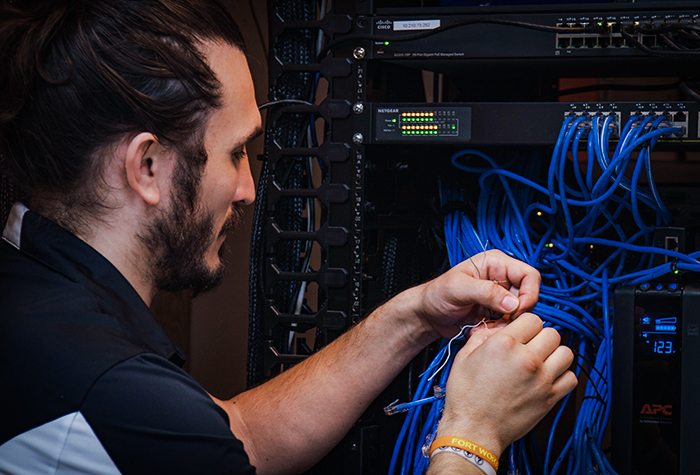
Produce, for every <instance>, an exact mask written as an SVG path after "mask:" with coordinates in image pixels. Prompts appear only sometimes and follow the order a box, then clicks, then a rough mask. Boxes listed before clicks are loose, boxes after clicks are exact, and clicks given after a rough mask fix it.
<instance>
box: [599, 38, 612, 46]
mask: <svg viewBox="0 0 700 475" xmlns="http://www.w3.org/2000/svg"><path fill="white" fill-rule="evenodd" d="M598 46H599V47H600V48H609V47H610V37H609V36H601V37H599V38H598Z"/></svg>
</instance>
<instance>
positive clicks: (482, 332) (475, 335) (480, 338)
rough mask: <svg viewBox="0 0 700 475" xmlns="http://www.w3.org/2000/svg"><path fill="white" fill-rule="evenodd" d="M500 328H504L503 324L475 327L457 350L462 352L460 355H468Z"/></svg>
mask: <svg viewBox="0 0 700 475" xmlns="http://www.w3.org/2000/svg"><path fill="white" fill-rule="evenodd" d="M502 328H505V325H504V324H498V325H496V326H493V327H487V326H481V325H479V326H478V327H475V328H474V329H473V330H472V331H471V332H470V333H471V336H470V337H469V339H468V340H467V343H466V344H465V345H464V347H463V348H462V349H461V350H459V352H460V353H464V354H463V355H462V356H469V355H470V354H471V353H472V352H473V351H474V350H476V349H477V348H478V347H480V346H481V344H482V343H484V342H485V341H486V340H487V339H488V338H489V337H490V336H491V335H493V334H494V333H497V332H498V331H499V330H501V329H502Z"/></svg>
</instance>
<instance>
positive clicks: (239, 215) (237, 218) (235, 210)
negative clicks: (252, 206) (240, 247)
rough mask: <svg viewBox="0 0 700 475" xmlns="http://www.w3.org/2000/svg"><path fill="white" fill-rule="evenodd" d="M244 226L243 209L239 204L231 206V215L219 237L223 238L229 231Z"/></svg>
mask: <svg viewBox="0 0 700 475" xmlns="http://www.w3.org/2000/svg"><path fill="white" fill-rule="evenodd" d="M241 224H243V207H242V206H241V205H239V204H238V203H235V204H233V205H231V214H229V215H228V216H227V217H226V221H225V222H224V225H223V226H222V227H221V232H220V233H219V236H223V235H225V234H226V233H228V232H229V231H231V230H233V229H236V228H237V227H239V226H240V225H241Z"/></svg>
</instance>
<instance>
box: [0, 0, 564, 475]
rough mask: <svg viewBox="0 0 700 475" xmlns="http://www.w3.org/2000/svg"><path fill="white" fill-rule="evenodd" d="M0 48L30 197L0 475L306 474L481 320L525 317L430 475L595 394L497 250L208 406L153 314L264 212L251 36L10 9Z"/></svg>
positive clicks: (488, 369)
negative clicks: (422, 355) (258, 206)
mask: <svg viewBox="0 0 700 475" xmlns="http://www.w3.org/2000/svg"><path fill="white" fill-rule="evenodd" d="M0 55H1V57H2V59H1V60H0V153H1V154H2V156H3V162H2V170H3V171H4V172H7V173H10V174H11V175H12V176H13V177H14V178H15V179H16V180H17V182H18V183H20V184H22V185H24V186H26V187H27V189H28V190H29V191H30V192H31V200H30V201H29V202H28V203H17V204H16V205H15V206H14V207H13V209H12V212H11V216H10V218H9V220H8V222H7V225H6V227H5V229H4V231H3V235H2V236H3V239H2V242H1V243H0V381H1V384H0V411H2V417H0V420H2V423H0V473H10V474H19V473H33V474H34V473H42V474H48V473H51V474H59V473H60V474H64V473H65V474H69V473H90V474H92V473H94V474H97V473H99V474H111V473H206V474H215V473H240V474H243V473H254V472H255V471H256V470H257V472H258V473H274V474H281V473H299V472H301V471H303V470H304V469H306V468H308V467H310V466H312V465H313V464H314V463H315V462H316V461H318V460H319V459H320V458H321V457H322V456H323V455H324V454H326V453H327V452H328V451H329V450H330V449H331V448H332V447H333V446H334V445H335V444H336V443H337V442H338V441H339V440H340V439H341V438H342V437H343V435H344V434H345V433H346V432H347V431H348V430H349V428H350V427H351V426H352V424H353V423H354V422H355V421H356V420H357V419H358V418H359V416H360V415H361V414H362V412H363V411H364V410H365V408H366V407H367V406H368V404H369V403H370V402H371V401H372V400H373V399H374V398H375V397H377V395H378V394H379V393H380V391H381V390H382V389H383V388H384V387H385V386H386V385H387V384H388V383H389V382H390V381H391V380H392V379H393V378H394V377H395V376H396V375H397V373H398V372H399V371H400V370H401V369H402V368H403V367H404V366H405V365H406V364H407V363H408V362H409V361H410V360H411V359H412V358H413V357H414V356H415V355H416V354H417V353H418V352H419V351H420V350H421V349H422V348H424V347H425V346H426V345H427V344H429V343H430V342H432V341H434V340H435V339H436V338H438V337H440V336H443V337H449V336H452V335H454V334H455V333H456V332H457V331H458V330H459V327H460V326H461V325H464V324H469V323H474V322H477V321H479V320H480V319H481V317H480V315H481V314H482V311H483V309H484V308H489V309H492V310H493V311H495V312H498V313H503V314H511V315H513V316H514V317H517V316H519V318H517V320H515V321H514V322H513V323H511V324H509V325H507V326H504V327H496V328H491V329H487V330H483V331H481V332H478V333H476V334H475V335H474V336H473V337H472V338H471V339H470V340H469V342H468V344H467V345H466V347H465V348H464V349H463V350H462V351H460V353H459V354H458V356H457V359H456V361H455V363H454V367H453V369H452V371H451V377H450V379H449V382H448V386H447V401H446V407H445V412H444V416H443V419H442V422H441V423H440V426H439V434H438V436H439V437H440V439H439V440H440V441H441V442H440V443H439V444H438V445H439V447H437V446H436V447H435V449H436V450H435V452H434V453H433V459H432V462H431V473H453V472H454V473H476V474H483V473H491V472H490V471H489V470H490V469H493V467H492V466H490V465H489V466H488V467H487V466H485V465H483V463H484V461H486V462H493V461H494V460H497V459H498V457H499V456H500V454H501V453H502V451H503V450H504V449H505V448H506V446H507V445H508V444H510V443H511V442H512V441H514V440H516V439H517V438H519V437H521V436H523V435H524V434H525V433H526V432H527V431H528V430H529V429H531V428H532V427H533V426H534V425H535V424H536V423H537V421H538V420H540V419H541V418H542V417H543V416H544V414H545V413H546V412H547V411H549V410H550V409H551V408H552V406H553V405H554V404H555V402H556V401H558V400H559V399H560V398H561V397H563V396H564V395H565V394H567V393H568V392H569V391H571V390H572V388H573V387H574V386H575V385H576V378H575V376H574V375H573V374H572V373H571V372H570V371H568V367H569V365H570V364H571V362H572V360H573V357H572V354H571V351H570V350H569V349H568V348H566V347H563V346H559V343H560V341H559V336H558V334H557V332H556V331H554V330H553V329H542V322H541V320H540V319H539V318H538V317H536V316H535V315H532V314H529V313H524V312H525V311H526V310H528V309H531V308H532V307H533V306H534V304H535V302H536V300H537V296H538V288H539V283H540V278H539V275H538V273H537V272H536V271H535V270H534V269H532V268H531V267H529V266H527V265H525V264H523V263H521V262H519V261H516V260H513V259H511V258H509V257H507V256H505V255H504V254H502V253H500V252H497V251H489V252H487V253H486V254H485V256H479V257H478V258H475V259H474V262H476V263H478V265H479V266H480V268H479V269H478V271H477V269H476V268H475V266H474V265H473V264H472V263H469V262H467V263H465V264H463V265H460V266H457V267H455V268H454V269H452V270H450V271H449V272H447V273H445V274H444V275H442V276H441V277H439V278H437V279H435V280H433V281H430V282H428V283H425V284H423V285H421V286H418V287H415V288H412V289H409V290H407V291H405V292H403V293H401V294H399V295H398V296H397V297H395V298H394V299H392V300H391V301H389V302H387V303H386V304H385V305H383V306H381V307H379V308H378V309H377V310H375V311H374V312H373V313H372V314H371V315H369V316H368V317H367V318H365V319H364V320H363V321H362V322H361V323H359V324H358V325H356V326H355V327H354V328H352V329H351V330H350V331H348V332H347V333H346V334H345V335H343V336H342V337H340V338H338V339H337V340H336V341H335V342H333V343H332V344H330V345H328V346H327V347H326V348H325V349H323V350H322V351H320V352H318V353H317V354H315V355H314V356H312V357H310V358H308V359H307V360H306V361H304V362H303V363H301V364H299V365H297V366H295V367H294V368H292V369H290V370H288V371H285V372H284V373H283V374H281V375H280V376H278V377H277V378H275V379H273V380H272V381H270V382H268V383H266V384H263V385H261V386H259V387H257V388H255V389H252V390H250V391H247V392H245V393H243V394H240V395H238V396H236V397H234V398H233V399H231V400H228V401H222V400H218V399H216V398H214V397H212V396H210V395H208V394H207V393H206V392H205V391H204V390H203V389H202V388H201V387H200V386H199V385H198V384H197V383H196V382H195V381H194V380H193V379H192V378H190V377H189V375H187V374H186V373H185V372H183V371H182V370H181V369H180V367H179V365H181V364H182V362H183V358H182V356H181V354H180V352H179V351H178V350H177V349H176V348H175V347H174V346H173V344H172V343H171V342H170V341H169V340H168V338H167V337H166V336H165V334H164V332H163V331H162V330H161V328H160V327H159V326H158V324H157V323H156V322H155V320H154V319H153V316H152V315H151V313H150V311H149V309H148V305H149V304H150V303H151V300H152V298H153V296H154V295H155V294H156V292H157V291H158V290H160V289H166V290H170V291H175V290H179V289H184V288H189V289H192V290H193V292H194V293H195V294H199V293H201V292H204V291H206V290H210V289H212V288H214V287H215V286H216V284H217V283H218V282H220V280H221V278H222V276H223V265H222V262H221V257H220V256H221V252H222V246H223V243H224V239H225V236H226V232H227V231H228V230H230V229H232V228H233V227H234V226H235V225H236V223H237V222H238V221H239V220H240V218H239V215H240V207H241V206H243V205H249V204H251V203H252V202H253V199H254V184H253V179H252V176H251V172H250V168H249V164H248V157H247V155H246V143H248V142H249V141H250V140H251V139H252V138H254V137H256V136H257V135H259V134H260V132H261V119H260V115H259V113H258V110H257V107H256V104H255V99H254V98H255V95H254V91H253V84H252V81H251V77H250V73H249V70H248V67H247V63H246V57H245V53H244V43H243V39H242V38H241V35H240V32H239V29H238V28H237V26H236V25H235V23H234V21H233V20H232V19H231V18H230V16H229V15H228V13H227V12H226V11H225V9H223V8H222V7H221V6H219V5H218V4H216V3H214V2H213V0H53V1H51V0H43V1H36V0H32V1H29V0H27V1H23V0H14V2H8V1H4V2H2V4H1V6H0ZM479 275H480V278H479ZM501 284H503V285H501ZM511 288H512V289H515V291H514V293H511V292H510V291H509V290H507V289H511ZM516 295H517V296H516ZM474 453H479V454H481V457H480V458H479V459H478V460H477V459H476V458H475V456H474V455H473V454H474ZM254 467H255V468H254Z"/></svg>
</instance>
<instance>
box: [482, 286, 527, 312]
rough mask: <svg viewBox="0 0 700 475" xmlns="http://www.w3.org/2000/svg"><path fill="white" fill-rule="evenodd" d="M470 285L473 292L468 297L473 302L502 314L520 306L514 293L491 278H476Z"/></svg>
mask: <svg viewBox="0 0 700 475" xmlns="http://www.w3.org/2000/svg"><path fill="white" fill-rule="evenodd" d="M472 285H473V292H472V295H471V296H470V297H471V298H472V299H473V301H474V303H478V304H480V305H482V306H484V307H486V308H490V309H491V310H493V311H495V312H498V313H502V314H512V313H514V312H515V311H516V310H517V309H518V307H519V306H520V300H519V299H518V296H517V295H516V294H514V293H513V292H511V291H510V290H508V289H506V288H504V287H503V286H501V285H499V284H498V283H496V282H494V281H492V280H477V281H476V282H474V283H473V284H472ZM514 290H517V289H514Z"/></svg>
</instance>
